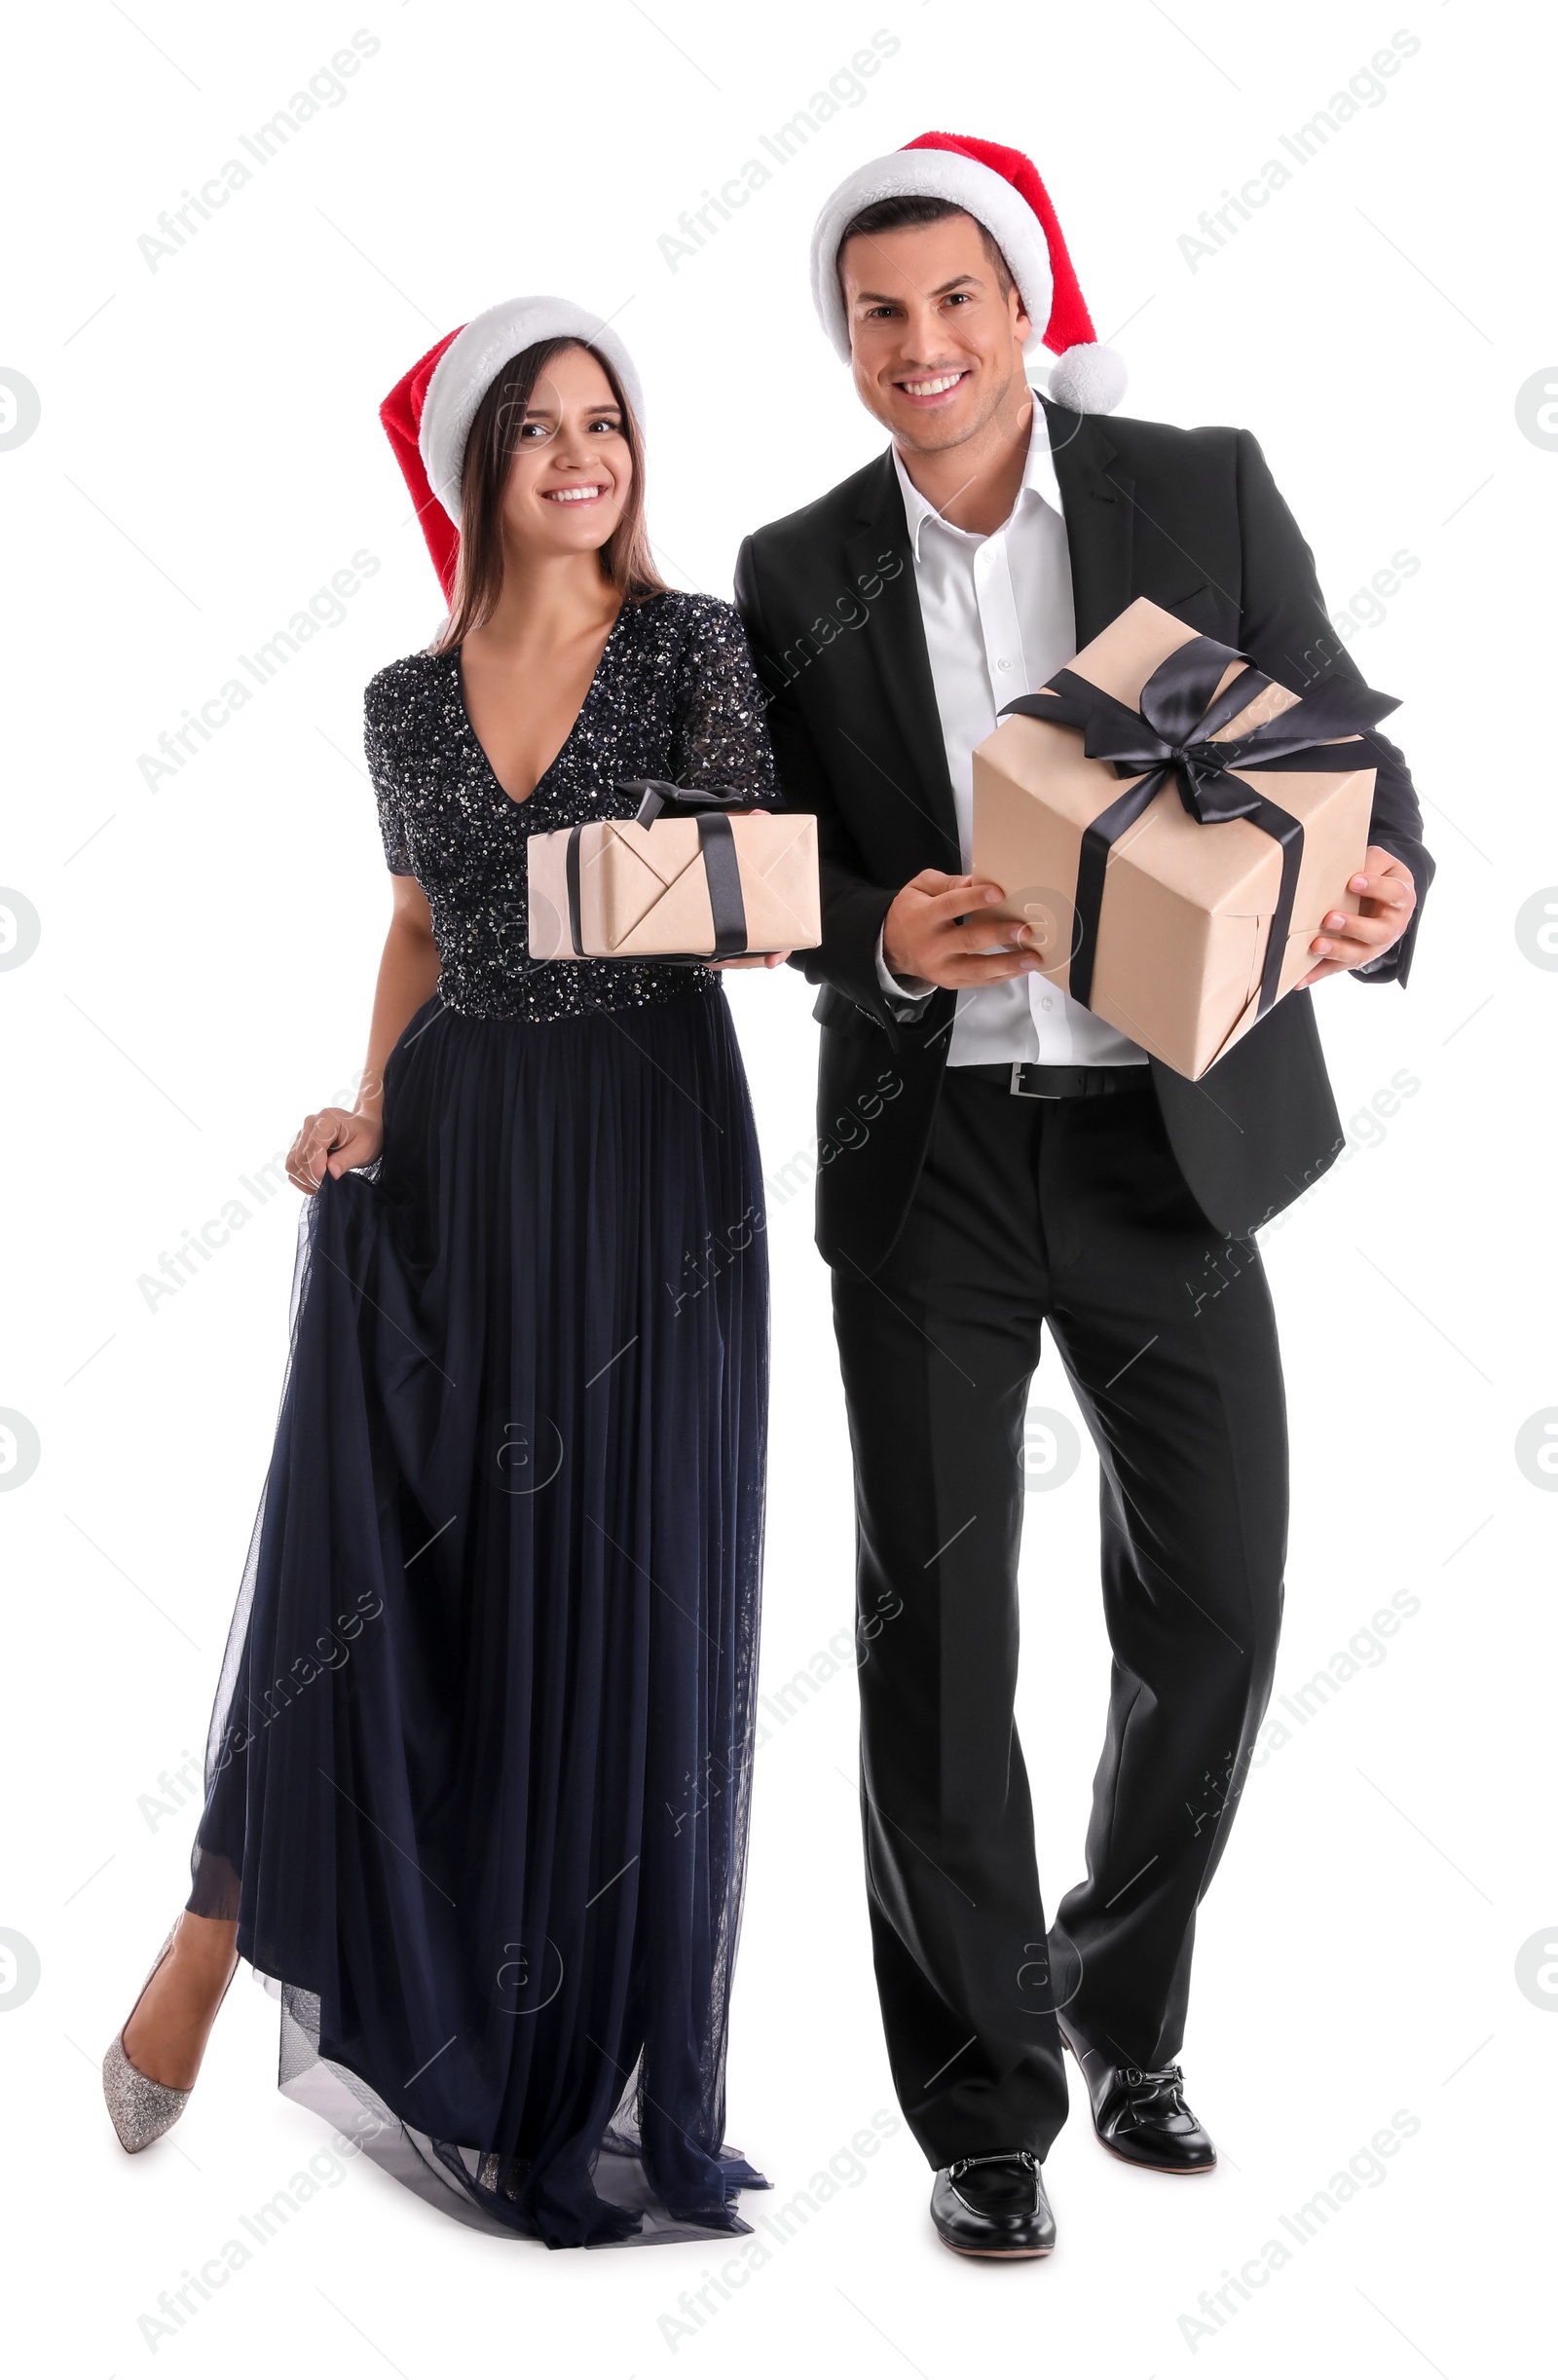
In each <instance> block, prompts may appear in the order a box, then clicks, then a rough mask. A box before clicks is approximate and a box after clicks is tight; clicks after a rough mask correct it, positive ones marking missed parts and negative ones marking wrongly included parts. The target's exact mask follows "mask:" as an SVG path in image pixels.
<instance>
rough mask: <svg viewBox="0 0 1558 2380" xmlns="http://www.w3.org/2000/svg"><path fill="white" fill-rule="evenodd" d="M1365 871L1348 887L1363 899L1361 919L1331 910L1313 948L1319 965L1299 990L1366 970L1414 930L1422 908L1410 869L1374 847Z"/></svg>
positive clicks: (1367, 853) (1368, 853) (1368, 852)
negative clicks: (1417, 911) (1410, 928)
mask: <svg viewBox="0 0 1558 2380" xmlns="http://www.w3.org/2000/svg"><path fill="white" fill-rule="evenodd" d="M1363 866H1364V870H1365V874H1362V875H1357V876H1354V877H1352V878H1351V879H1350V881H1349V883H1348V887H1347V889H1348V891H1349V892H1355V893H1361V894H1362V895H1363V901H1362V905H1361V906H1362V915H1361V916H1358V917H1349V916H1346V915H1344V913H1343V912H1342V911H1340V910H1333V911H1331V912H1330V914H1329V915H1328V916H1326V917H1324V918H1322V919H1321V921H1320V922H1321V931H1320V932H1319V933H1318V934H1317V936H1316V938H1315V940H1314V941H1313V942H1312V943H1311V944H1310V948H1311V950H1312V951H1313V952H1314V954H1315V956H1316V957H1317V959H1318V960H1319V962H1320V963H1319V965H1318V966H1317V967H1312V968H1311V969H1310V971H1309V973H1308V975H1306V976H1302V977H1300V979H1299V981H1300V984H1301V985H1303V984H1320V983H1323V982H1324V980H1325V978H1326V977H1327V976H1328V975H1346V974H1347V973H1348V972H1349V971H1350V970H1351V969H1352V968H1354V967H1362V966H1365V965H1366V964H1367V963H1368V961H1369V960H1370V959H1371V958H1378V957H1379V956H1380V955H1381V953H1382V952H1383V951H1386V950H1389V949H1390V948H1391V944H1392V943H1397V942H1399V941H1400V939H1401V937H1402V935H1403V934H1404V933H1405V932H1406V930H1407V927H1408V926H1409V925H1410V924H1411V922H1412V911H1414V910H1415V909H1416V908H1417V905H1418V894H1417V886H1416V885H1415V884H1414V883H1413V881H1412V871H1411V869H1410V868H1408V867H1407V865H1406V864H1405V862H1404V861H1403V860H1398V859H1395V858H1393V857H1392V855H1391V853H1390V852H1389V851H1383V850H1382V849H1381V848H1380V846H1379V844H1378V843H1370V845H1369V847H1368V849H1367V850H1366V851H1365V852H1364V854H1363Z"/></svg>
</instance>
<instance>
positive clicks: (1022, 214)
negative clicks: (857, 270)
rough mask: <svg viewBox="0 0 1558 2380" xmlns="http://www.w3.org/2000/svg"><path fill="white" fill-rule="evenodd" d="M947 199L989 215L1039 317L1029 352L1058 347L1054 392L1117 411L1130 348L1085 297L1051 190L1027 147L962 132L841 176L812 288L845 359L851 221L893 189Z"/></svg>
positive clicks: (1076, 406) (1062, 399)
mask: <svg viewBox="0 0 1558 2380" xmlns="http://www.w3.org/2000/svg"><path fill="white" fill-rule="evenodd" d="M909 198H913V199H945V200H946V202H947V204H948V205H952V206H960V207H961V208H962V209H963V211H964V213H965V214H969V215H972V216H973V218H974V220H975V222H976V223H982V224H983V226H984V229H985V230H986V231H987V232H988V233H989V235H990V237H991V239H992V240H993V241H994V242H995V244H996V246H997V247H998V248H999V249H1000V251H1001V253H1002V255H1003V256H1004V257H1005V258H1006V261H1007V265H1008V268H1009V270H1010V272H1011V275H1012V279H1014V280H1015V281H1016V283H1017V285H1018V290H1019V292H1020V296H1021V299H1022V311H1023V313H1024V314H1025V315H1026V316H1027V317H1028V319H1029V321H1030V322H1031V323H1032V324H1033V330H1032V333H1031V335H1030V337H1029V338H1028V340H1027V342H1026V345H1025V347H1024V350H1023V352H1024V353H1026V354H1029V355H1031V354H1033V353H1035V352H1036V350H1037V349H1038V348H1040V347H1041V346H1042V347H1047V348H1048V349H1049V350H1050V352H1051V353H1052V354H1054V356H1055V357H1056V361H1055V363H1054V365H1053V366H1052V367H1051V371H1050V389H1049V393H1050V395H1051V396H1052V397H1053V398H1054V400H1055V402H1056V403H1057V405H1065V406H1067V407H1069V409H1070V410H1071V411H1072V412H1073V413H1112V412H1113V411H1114V408H1115V406H1116V405H1118V404H1119V402H1120V399H1121V398H1122V396H1124V394H1125V390H1126V367H1125V361H1124V358H1123V357H1122V356H1120V355H1117V354H1116V353H1115V352H1114V350H1113V349H1112V348H1107V347H1102V346H1100V345H1099V343H1098V338H1097V334H1096V333H1095V332H1094V327H1093V317H1092V316H1091V315H1090V314H1089V313H1088V310H1087V307H1086V305H1085V304H1084V302H1083V297H1082V292H1081V290H1080V289H1079V288H1078V286H1077V277H1076V274H1075V273H1074V272H1073V270H1072V266H1071V259H1070V257H1069V256H1068V255H1067V253H1066V245H1065V242H1064V240H1063V239H1062V237H1061V234H1060V226H1059V222H1058V221H1057V216H1056V212H1055V208H1054V207H1053V206H1052V205H1051V204H1050V196H1049V193H1048V191H1047V190H1046V189H1045V187H1044V184H1043V183H1042V182H1041V181H1040V179H1039V176H1038V171H1037V168H1036V167H1034V165H1033V163H1032V161H1031V159H1029V158H1026V157H1024V156H1023V154H1022V152H1021V150H1020V149H1003V148H1002V147H1001V146H1000V145H999V143H998V142H996V141H993V140H973V139H968V138H965V136H964V135H963V134H962V133H959V132H921V133H920V135H919V137H918V138H917V139H915V140H911V141H909V142H908V143H907V144H906V146H905V147H903V148H902V149H895V150H894V151H893V153H892V155H891V156H889V157H877V158H873V159H872V163H871V164H870V165H869V166H862V167H860V168H859V170H858V172H855V173H852V174H851V175H850V177H849V179H848V180H847V181H846V182H840V184H839V186H838V188H837V189H836V190H835V192H834V194H833V197H832V198H831V199H830V200H829V201H828V204H827V205H826V206H824V208H823V210H822V213H821V214H820V215H819V216H818V218H817V228H816V230H815V231H814V232H813V234H812V240H811V294H812V298H813V300H814V302H815V304H816V308H817V312H818V315H819V316H820V317H821V319H822V326H823V328H824V330H825V331H826V332H827V333H828V336H829V338H830V339H831V340H832V341H833V343H834V346H835V348H836V350H837V352H838V353H839V355H840V356H841V357H842V359H843V360H844V362H846V363H847V362H848V360H849V317H848V316H847V315H846V313H845V311H844V298H843V291H842V290H841V289H840V287H839V285H838V249H839V245H840V242H842V239H843V235H844V232H845V230H846V229H847V227H848V225H849V224H850V223H851V222H852V221H853V219H854V217H855V216H856V215H858V214H862V213H864V211H865V209H866V208H867V207H868V206H876V205H880V203H881V201H882V200H884V199H909Z"/></svg>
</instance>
